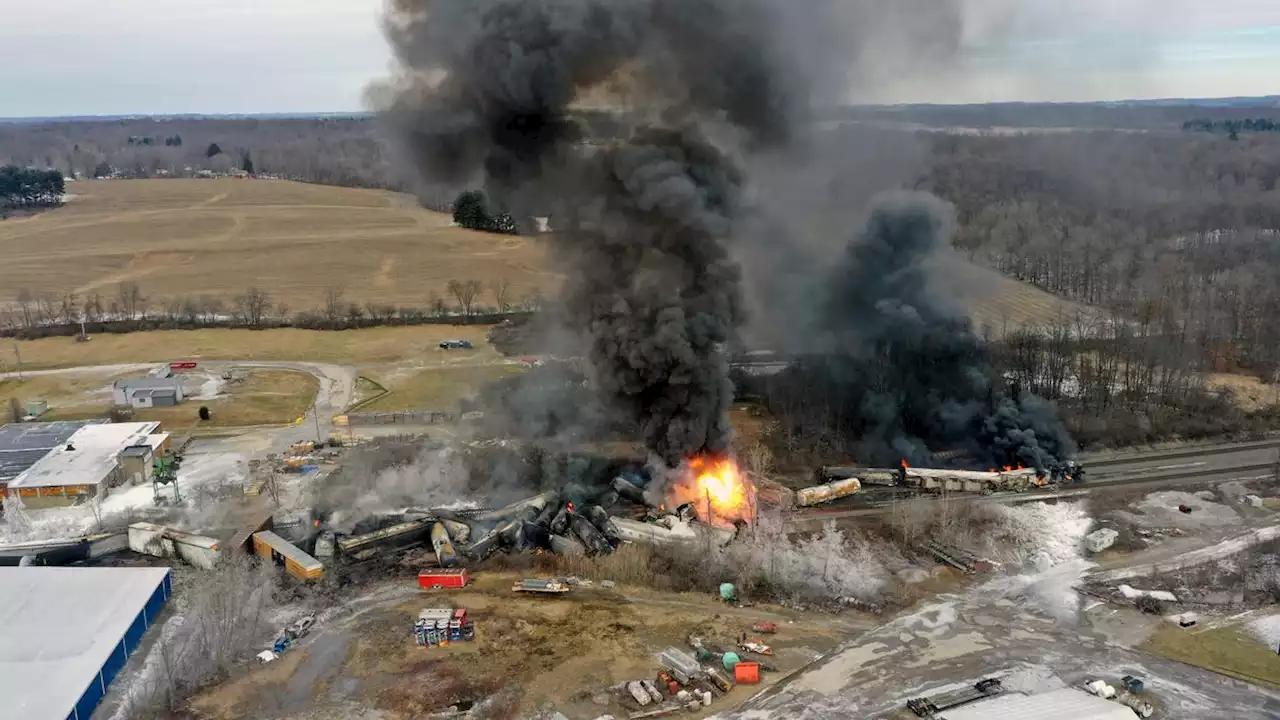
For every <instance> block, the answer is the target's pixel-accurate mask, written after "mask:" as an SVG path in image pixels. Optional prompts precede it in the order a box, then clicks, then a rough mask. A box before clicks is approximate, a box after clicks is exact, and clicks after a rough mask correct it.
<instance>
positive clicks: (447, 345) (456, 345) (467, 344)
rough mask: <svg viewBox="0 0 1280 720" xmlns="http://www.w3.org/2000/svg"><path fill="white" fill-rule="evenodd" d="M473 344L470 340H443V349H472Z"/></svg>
mask: <svg viewBox="0 0 1280 720" xmlns="http://www.w3.org/2000/svg"><path fill="white" fill-rule="evenodd" d="M472 348H473V346H472V345H471V341H470V340H441V341H440V349H441V350H471V349H472Z"/></svg>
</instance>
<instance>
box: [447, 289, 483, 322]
mask: <svg viewBox="0 0 1280 720" xmlns="http://www.w3.org/2000/svg"><path fill="white" fill-rule="evenodd" d="M482 287H483V286H482V285H481V284H480V281H479V280H464V281H462V282H459V281H457V280H450V281H449V285H448V289H449V294H451V295H453V297H454V298H456V299H457V301H458V309H459V310H461V311H462V314H463V315H464V316H465V317H471V314H472V311H473V309H474V308H475V302H476V297H477V296H479V295H480V290H481V288H482Z"/></svg>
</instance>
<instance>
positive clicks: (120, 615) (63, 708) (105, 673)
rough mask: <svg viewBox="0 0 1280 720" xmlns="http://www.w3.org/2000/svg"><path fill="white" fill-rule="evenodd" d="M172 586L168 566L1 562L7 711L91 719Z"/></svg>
mask: <svg viewBox="0 0 1280 720" xmlns="http://www.w3.org/2000/svg"><path fill="white" fill-rule="evenodd" d="M171 592H172V584H171V580H170V576H169V570H168V569H167V568H57V567H24V568H0V698H3V708H4V709H3V713H2V714H3V716H4V717H6V718H15V719H17V718H22V719H23V720H54V719H61V718H69V719H70V720H88V719H89V718H90V717H91V716H92V715H93V711H94V708H96V707H97V706H98V703H99V701H100V700H101V699H102V696H103V695H105V694H106V692H107V687H108V686H109V685H110V684H111V681H112V679H114V678H115V677H116V675H117V674H118V673H119V672H120V670H121V669H122V668H123V667H124V665H125V662H126V661H127V660H128V659H129V655H130V654H131V653H132V652H134V651H135V650H137V649H138V646H139V645H140V644H141V642H142V636H143V634H144V633H145V632H146V631H147V628H149V627H150V626H151V625H152V623H154V622H155V621H156V618H157V617H158V616H159V614H160V611H161V609H162V608H163V607H164V604H165V603H166V602H167V601H168V600H169V595H170V593H171Z"/></svg>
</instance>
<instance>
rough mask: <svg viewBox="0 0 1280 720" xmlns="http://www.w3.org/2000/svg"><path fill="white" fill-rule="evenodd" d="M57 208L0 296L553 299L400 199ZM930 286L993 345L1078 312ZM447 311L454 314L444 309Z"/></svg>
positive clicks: (124, 183)
mask: <svg viewBox="0 0 1280 720" xmlns="http://www.w3.org/2000/svg"><path fill="white" fill-rule="evenodd" d="M68 192H69V193H70V194H72V195H73V196H74V198H73V199H71V200H70V201H69V202H68V203H67V204H66V206H65V207H62V208H59V209H57V210H54V211H51V212H46V213H42V214H39V215H36V216H33V217H29V218H23V219H12V220H5V221H0V252H3V253H4V258H5V261H4V262H3V263H0V287H3V288H5V290H3V291H0V292H3V293H5V295H6V296H5V297H0V302H4V301H11V300H13V299H14V296H16V294H17V292H18V289H20V288H27V289H30V290H31V291H32V292H43V293H48V294H49V295H50V296H51V297H56V298H61V297H62V295H63V294H64V293H67V292H74V293H75V294H76V295H77V296H79V297H81V298H83V296H84V295H86V294H88V293H93V292H97V293H100V294H101V295H102V296H103V300H104V305H106V304H109V302H110V299H111V298H112V297H113V296H114V295H115V294H116V292H117V288H118V287H119V284H120V283H121V282H126V281H127V282H136V283H138V284H139V286H140V287H141V288H142V290H143V293H144V294H145V295H146V296H147V297H148V298H149V300H150V303H151V306H152V307H158V306H160V305H162V304H163V303H164V301H165V300H167V299H172V298H175V297H198V296H201V295H207V296H213V297H217V298H221V299H222V300H224V301H231V300H232V299H233V298H235V297H236V296H237V295H239V294H241V293H243V291H244V290H245V289H246V288H247V287H249V286H258V287H261V288H264V289H266V290H267V291H268V292H269V293H270V294H271V295H272V297H273V299H274V300H276V301H280V302H283V303H285V304H286V305H287V307H288V308H289V309H290V310H291V311H300V310H311V309H318V308H319V307H321V305H322V304H323V298H324V295H325V292H326V290H328V289H329V288H337V287H340V288H343V289H344V290H345V298H346V300H348V301H354V302H358V303H361V304H364V303H368V302H376V303H387V304H392V305H396V306H412V307H425V306H426V305H428V304H429V301H430V300H431V298H432V297H435V296H439V297H444V298H446V299H449V298H448V293H447V290H446V285H447V284H448V282H449V280H454V279H456V280H468V279H475V280H480V281H481V282H483V283H485V285H486V290H485V292H484V293H483V294H482V296H481V298H480V302H481V303H483V304H486V305H492V304H494V299H493V297H492V294H491V292H490V291H489V290H488V289H487V288H488V286H489V284H491V283H492V282H494V281H501V280H505V281H506V282H508V283H510V289H509V291H508V296H507V299H508V301H509V302H510V301H515V300H518V299H519V298H520V297H522V296H524V295H526V294H528V293H530V292H532V291H534V290H538V291H541V292H544V293H551V292H554V290H555V288H556V287H557V286H558V283H559V280H560V276H559V275H558V274H556V273H554V272H552V271H551V269H550V268H549V266H548V262H547V258H546V253H545V248H544V247H543V245H542V241H540V240H537V239H534V238H521V237H509V236H502V235H492V234H487V233H478V232H473V231H470V230H464V229H461V228H456V227H451V226H450V220H451V219H450V218H449V217H448V216H447V215H444V214H441V213H435V212H430V211H427V210H423V209H421V208H419V207H418V206H417V205H416V204H415V202H414V200H413V199H412V198H410V197H408V196H405V195H400V194H396V193H390V192H382V191H377V190H358V189H350V188H337V187H327V186H321V185H307V184H302V183H294V182H287V181H277V180H236V179H230V178H227V179H218V180H185V179H183V180H178V179H170V180H92V181H81V182H75V183H70V184H69V185H68ZM942 274H943V276H944V279H945V280H946V281H949V284H952V285H953V286H954V290H955V292H956V293H957V295H958V296H959V297H961V298H962V299H963V302H964V303H965V305H966V307H967V308H968V309H969V312H970V315H971V316H972V317H973V318H974V322H975V326H977V327H979V328H981V327H982V326H983V325H984V324H985V325H987V326H988V327H989V328H991V330H992V331H993V332H994V333H995V334H1002V333H1003V331H1005V330H1011V329H1014V328H1017V327H1020V326H1024V325H1028V324H1044V323H1048V322H1052V321H1054V320H1055V319H1057V318H1059V317H1063V316H1072V315H1074V314H1075V312H1076V311H1077V310H1079V309H1081V306H1079V305H1076V304H1073V303H1068V302H1065V301H1062V300H1060V299H1059V298H1057V297H1055V296H1053V295H1050V294H1048V293H1045V292H1043V291H1041V290H1038V289H1036V288H1034V287H1031V286H1030V285H1026V284H1023V283H1019V282H1017V281H1015V280H1011V279H1009V278H1007V277H1005V276H1003V275H1000V274H999V273H996V272H994V271H991V270H988V269H985V268H981V267H978V266H975V265H972V264H969V263H967V262H964V261H962V260H956V261H948V262H947V263H945V266H944V268H943V273H942ZM449 302H450V304H454V302H453V300H452V299H449Z"/></svg>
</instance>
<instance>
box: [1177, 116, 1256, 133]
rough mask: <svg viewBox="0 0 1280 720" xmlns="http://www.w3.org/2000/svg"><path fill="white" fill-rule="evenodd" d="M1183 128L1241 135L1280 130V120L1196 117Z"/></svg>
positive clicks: (1183, 124) (1193, 130) (1184, 124)
mask: <svg viewBox="0 0 1280 720" xmlns="http://www.w3.org/2000/svg"><path fill="white" fill-rule="evenodd" d="M1182 129H1183V130H1188V131H1191V132H1208V133H1224V134H1228V135H1239V134H1240V133H1243V132H1280V122H1277V121H1275V120H1272V119H1271V118H1245V119H1243V120H1210V119H1207V118H1196V119H1195V120H1188V121H1186V122H1184V123H1182Z"/></svg>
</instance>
